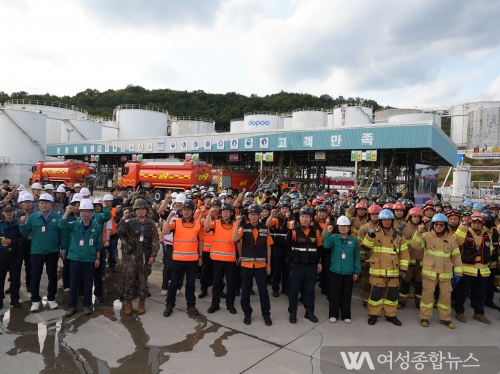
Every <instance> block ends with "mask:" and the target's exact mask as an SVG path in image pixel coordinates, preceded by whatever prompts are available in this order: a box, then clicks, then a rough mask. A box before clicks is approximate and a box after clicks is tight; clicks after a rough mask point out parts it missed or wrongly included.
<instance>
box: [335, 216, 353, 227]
mask: <svg viewBox="0 0 500 374" xmlns="http://www.w3.org/2000/svg"><path fill="white" fill-rule="evenodd" d="M337 226H351V221H349V218H347V217H346V216H340V217H339V218H338V219H337Z"/></svg>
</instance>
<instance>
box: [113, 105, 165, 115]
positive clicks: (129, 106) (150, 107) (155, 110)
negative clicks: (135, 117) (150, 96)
mask: <svg viewBox="0 0 500 374" xmlns="http://www.w3.org/2000/svg"><path fill="white" fill-rule="evenodd" d="M120 109H141V110H151V111H152V112H159V113H166V114H168V110H166V109H163V108H158V107H157V106H151V105H141V104H122V105H118V106H117V107H116V108H115V110H120Z"/></svg>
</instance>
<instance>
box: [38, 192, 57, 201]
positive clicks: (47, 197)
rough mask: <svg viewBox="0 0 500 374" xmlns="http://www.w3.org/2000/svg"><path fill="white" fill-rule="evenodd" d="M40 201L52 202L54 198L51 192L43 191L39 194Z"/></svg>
mask: <svg viewBox="0 0 500 374" xmlns="http://www.w3.org/2000/svg"><path fill="white" fill-rule="evenodd" d="M40 201H50V202H51V203H53V202H54V198H53V197H52V195H51V194H49V193H44V194H42V195H41V196H40Z"/></svg>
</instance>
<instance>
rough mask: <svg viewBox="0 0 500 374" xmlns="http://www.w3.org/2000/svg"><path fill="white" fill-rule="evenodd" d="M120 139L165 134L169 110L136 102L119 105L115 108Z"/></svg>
mask: <svg viewBox="0 0 500 374" xmlns="http://www.w3.org/2000/svg"><path fill="white" fill-rule="evenodd" d="M114 117H115V119H116V122H117V123H118V139H137V138H145V137H155V136H165V135H167V129H168V112H167V111H166V110H165V109H161V108H157V107H153V106H147V105H136V104H124V105H119V106H117V107H116V108H115V110H114Z"/></svg>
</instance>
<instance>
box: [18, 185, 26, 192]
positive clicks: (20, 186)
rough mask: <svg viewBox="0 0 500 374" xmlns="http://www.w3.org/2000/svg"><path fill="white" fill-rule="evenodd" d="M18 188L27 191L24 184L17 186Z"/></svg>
mask: <svg viewBox="0 0 500 374" xmlns="http://www.w3.org/2000/svg"><path fill="white" fill-rule="evenodd" d="M17 190H18V191H26V187H24V184H20V185H19V186H18V187H17Z"/></svg>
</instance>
